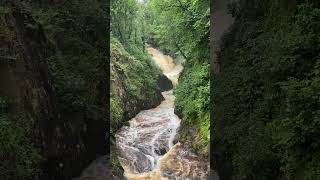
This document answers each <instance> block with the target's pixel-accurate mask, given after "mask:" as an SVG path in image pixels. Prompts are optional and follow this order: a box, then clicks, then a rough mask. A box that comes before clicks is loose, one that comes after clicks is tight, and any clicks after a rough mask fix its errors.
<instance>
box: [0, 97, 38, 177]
mask: <svg viewBox="0 0 320 180" xmlns="http://www.w3.org/2000/svg"><path fill="white" fill-rule="evenodd" d="M8 107H9V106H8V103H7V101H6V99H4V98H0V159H1V164H0V169H1V172H0V178H1V179H3V180H14V179H26V180H28V179H30V180H31V179H35V180H36V179H38V178H39V173H40V171H39V162H40V160H41V157H40V156H39V150H38V149H37V148H36V147H35V146H34V144H33V143H31V141H30V139H29V138H28V135H30V133H31V131H32V121H30V120H29V119H28V118H27V117H25V116H23V115H22V114H21V115H15V116H13V115H12V114H11V113H9V112H8Z"/></svg>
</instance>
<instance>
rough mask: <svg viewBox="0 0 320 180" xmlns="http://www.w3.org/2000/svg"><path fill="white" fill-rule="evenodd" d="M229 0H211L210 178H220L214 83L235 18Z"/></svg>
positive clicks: (214, 179) (219, 70)
mask: <svg viewBox="0 0 320 180" xmlns="http://www.w3.org/2000/svg"><path fill="white" fill-rule="evenodd" d="M227 4H228V0H211V1H210V10H211V11H210V64H211V84H210V85H211V86H210V95H211V96H210V100H211V104H212V106H211V108H212V109H211V113H210V179H212V180H220V178H219V167H218V165H219V158H218V156H217V154H216V153H215V151H214V149H215V147H214V144H215V143H214V137H215V135H217V134H218V133H219V132H215V129H216V128H215V126H216V125H217V123H218V121H219V119H214V115H213V114H214V100H215V98H214V84H215V81H214V80H215V78H214V77H215V76H217V75H218V74H219V73H220V72H221V64H220V62H219V59H218V54H219V51H220V43H221V38H222V37H223V35H224V34H225V33H226V32H227V31H228V30H229V28H230V26H231V25H232V24H233V22H234V18H233V17H232V15H231V14H230V13H229V12H228V5H227Z"/></svg>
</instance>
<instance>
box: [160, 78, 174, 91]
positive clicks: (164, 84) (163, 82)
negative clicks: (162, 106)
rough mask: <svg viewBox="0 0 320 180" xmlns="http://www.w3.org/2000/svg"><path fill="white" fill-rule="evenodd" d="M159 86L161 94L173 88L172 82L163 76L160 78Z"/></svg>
mask: <svg viewBox="0 0 320 180" xmlns="http://www.w3.org/2000/svg"><path fill="white" fill-rule="evenodd" d="M158 84H159V87H160V91H161V92H163V91H169V90H170V89H172V88H173V85H172V82H171V81H170V80H169V79H168V78H167V76H165V75H163V74H162V75H160V76H159V79H158Z"/></svg>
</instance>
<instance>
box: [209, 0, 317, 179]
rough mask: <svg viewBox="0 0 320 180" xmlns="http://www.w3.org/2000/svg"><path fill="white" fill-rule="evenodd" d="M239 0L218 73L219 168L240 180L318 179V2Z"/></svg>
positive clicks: (216, 101) (215, 104)
mask: <svg viewBox="0 0 320 180" xmlns="http://www.w3.org/2000/svg"><path fill="white" fill-rule="evenodd" d="M241 2H242V3H240V5H239V8H240V9H243V10H244V11H246V13H240V14H238V19H237V20H236V23H235V25H234V28H233V30H232V32H231V33H229V34H228V35H227V36H226V37H225V42H224V45H223V47H222V52H221V54H220V55H219V57H220V60H221V62H222V72H221V73H220V74H218V75H215V76H214V78H213V79H214V84H215V90H214V91H213V97H214V107H213V108H214V112H215V113H214V119H217V120H219V121H218V122H216V123H215V126H214V128H215V131H216V132H219V133H217V134H216V136H215V137H214V139H213V143H214V144H215V145H214V147H216V148H217V149H215V153H216V154H218V155H220V156H221V157H220V158H223V162H224V164H221V165H220V166H221V167H227V164H231V165H232V168H228V169H226V170H225V171H229V172H230V171H231V172H232V177H233V178H234V179H290V180H291V179H319V177H320V176H319V173H318V171H317V170H316V169H317V165H316V164H319V158H318V154H319V152H320V146H319V140H318V139H317V137H318V136H319V134H320V130H319V128H318V127H319V122H320V121H319V106H320V104H319V103H320V98H319V91H320V86H319V63H320V62H319V60H320V54H319V51H320V46H319V44H320V39H319V37H320V34H319V32H320V26H319V25H320V24H319V17H320V11H319V4H317V3H313V2H309V3H305V2H304V1H303V2H296V3H293V4H292V2H287V3H286V2H281V3H278V2H279V1H273V0H270V1H268V3H261V2H260V1H259V2H254V3H253V4H251V3H249V2H251V1H247V2H245V1H241ZM258 4H259V5H258ZM256 10H261V11H259V13H258V12H257V11H256ZM257 13H258V14H257ZM254 14H255V15H254ZM257 16H258V17H257ZM253 17H255V18H253Z"/></svg>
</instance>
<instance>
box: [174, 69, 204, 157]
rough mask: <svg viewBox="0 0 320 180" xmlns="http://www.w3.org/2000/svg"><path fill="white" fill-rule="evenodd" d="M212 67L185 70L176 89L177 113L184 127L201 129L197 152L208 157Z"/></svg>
mask: <svg viewBox="0 0 320 180" xmlns="http://www.w3.org/2000/svg"><path fill="white" fill-rule="evenodd" d="M209 69H210V65H209V64H202V65H196V66H194V67H193V68H190V69H187V70H185V71H184V72H183V73H182V74H181V77H180V80H179V85H178V86H177V88H176V89H175V95H176V100H175V108H176V112H177V113H178V114H179V115H181V117H182V119H183V126H189V127H196V128H197V129H199V135H200V139H199V141H198V142H196V143H195V146H194V147H195V148H196V150H197V151H198V152H199V153H201V154H202V155H206V154H205V153H207V152H206V150H207V149H206V148H208V147H207V146H208V145H209V142H210V107H209V106H210V98H209V97H210V81H209V79H210V74H209Z"/></svg>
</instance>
